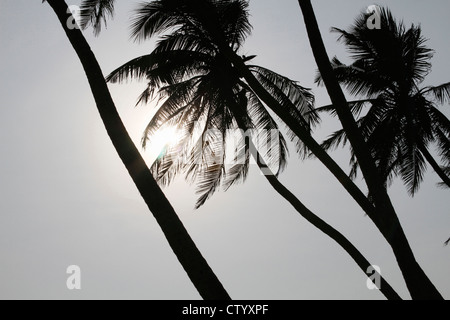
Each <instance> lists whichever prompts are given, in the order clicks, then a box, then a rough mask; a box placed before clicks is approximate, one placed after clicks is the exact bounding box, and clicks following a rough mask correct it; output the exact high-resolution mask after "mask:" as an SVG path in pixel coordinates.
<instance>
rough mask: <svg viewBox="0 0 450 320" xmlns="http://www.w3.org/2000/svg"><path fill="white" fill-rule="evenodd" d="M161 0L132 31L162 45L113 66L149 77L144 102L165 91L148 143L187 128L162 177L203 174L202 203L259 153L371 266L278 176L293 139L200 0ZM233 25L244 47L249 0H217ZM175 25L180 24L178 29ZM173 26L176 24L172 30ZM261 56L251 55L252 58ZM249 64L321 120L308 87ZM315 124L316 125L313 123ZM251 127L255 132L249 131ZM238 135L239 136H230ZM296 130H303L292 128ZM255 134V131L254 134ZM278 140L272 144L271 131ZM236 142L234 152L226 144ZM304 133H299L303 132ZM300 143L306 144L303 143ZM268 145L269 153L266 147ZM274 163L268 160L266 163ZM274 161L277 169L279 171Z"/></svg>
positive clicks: (228, 27)
mask: <svg viewBox="0 0 450 320" xmlns="http://www.w3.org/2000/svg"><path fill="white" fill-rule="evenodd" d="M174 3H175V2H174V1H153V2H150V3H148V4H142V5H141V7H140V8H139V9H138V10H137V14H136V19H135V20H134V23H133V29H132V33H133V35H134V36H135V37H138V38H146V37H147V32H152V33H154V34H158V33H163V34H164V36H162V38H160V41H159V42H158V43H157V46H156V48H155V49H154V51H153V52H152V53H151V54H149V55H146V56H142V57H138V58H136V59H133V60H131V61H129V62H128V63H126V64H124V65H123V66H121V67H119V68H118V69H116V70H115V71H113V72H112V73H111V74H110V75H109V76H108V77H107V80H108V81H111V82H123V81H125V80H127V79H128V78H135V79H139V80H146V81H147V82H148V87H147V89H146V90H145V91H144V92H143V93H142V94H141V96H140V97H139V100H138V103H141V102H143V103H147V102H148V101H149V100H152V99H153V98H154V96H159V97H160V100H159V101H163V99H164V101H163V102H162V103H161V106H160V107H159V109H158V111H157V112H156V114H155V116H154V117H153V119H152V120H151V121H150V123H149V125H148V126H147V129H146V131H145V134H144V138H143V145H144V147H145V146H146V144H147V140H148V139H150V140H151V137H152V134H154V133H155V132H156V131H157V130H158V129H160V128H161V127H163V126H166V125H172V126H177V127H178V128H179V133H180V139H179V141H178V142H177V143H175V144H174V145H173V146H171V147H167V148H166V149H165V150H164V152H163V153H162V154H161V155H160V157H158V159H157V160H156V161H155V164H154V165H153V166H152V171H153V173H154V176H155V178H156V179H157V181H159V182H160V183H162V184H168V183H170V182H171V181H172V180H173V178H174V177H175V175H176V174H178V173H180V172H185V174H186V177H187V179H191V180H196V181H197V186H198V191H199V193H200V194H201V196H200V199H199V201H198V202H197V207H199V206H201V205H202V204H204V202H205V201H206V200H207V199H208V198H209V197H210V196H211V195H212V193H213V192H215V190H216V189H217V188H218V187H219V186H220V185H223V187H224V189H225V190H226V189H228V188H229V187H230V186H231V185H233V184H235V183H236V182H237V181H242V180H244V179H245V177H246V176H247V171H248V167H249V163H250V155H251V154H252V155H253V156H254V157H255V159H256V160H257V163H258V165H259V166H260V168H261V169H262V170H263V171H264V172H265V173H266V178H267V179H268V181H269V182H270V183H271V185H272V186H273V187H274V188H275V189H276V190H277V191H278V192H279V193H280V194H281V195H282V196H283V197H284V198H285V199H286V200H287V201H289V202H290V203H291V204H292V205H293V206H294V208H296V210H297V211H298V212H299V213H300V214H301V215H302V216H304V217H305V218H306V219H307V220H308V221H310V222H311V223H312V224H314V225H315V226H316V227H318V228H319V229H320V230H322V231H323V232H325V233H326V234H327V235H329V236H330V237H331V238H333V239H334V240H335V241H337V242H338V243H339V244H340V245H341V246H342V247H343V248H344V249H345V250H346V251H347V252H348V253H349V254H350V255H351V256H352V258H353V259H354V260H355V261H356V262H357V263H358V265H359V266H360V267H361V268H362V270H363V272H366V271H367V268H368V267H369V266H370V264H369V262H368V261H367V260H366V259H365V258H364V257H363V256H362V255H361V253H360V252H359V251H358V250H357V249H356V248H355V247H354V246H353V245H352V244H351V243H350V242H349V241H348V240H347V239H346V238H345V237H344V236H343V235H342V234H340V233H339V232H338V231H336V230H335V229H334V228H332V227H331V226H329V225H328V224H326V223H325V222H324V221H323V220H321V219H320V218H318V217H317V216H316V215H314V214H313V213H312V212H311V211H310V210H309V209H307V208H306V207H305V206H304V205H303V204H302V203H301V202H300V201H299V200H298V199H297V198H296V197H295V196H294V195H293V194H292V193H291V192H290V191H289V190H287V189H286V188H285V187H284V186H283V185H282V184H281V183H280V182H279V181H278V179H277V178H276V176H277V175H278V173H279V172H280V171H281V170H282V169H283V168H284V166H285V163H286V154H287V147H286V143H285V140H284V138H283V136H282V134H281V133H280V131H279V130H278V126H277V124H276V122H275V120H274V119H273V118H272V116H271V115H270V114H269V112H268V111H267V110H266V107H265V106H264V104H263V103H262V102H261V101H260V99H259V98H258V96H256V94H255V93H254V92H253V91H252V90H251V88H250V87H249V86H248V85H247V83H245V82H244V81H243V80H242V79H241V77H240V74H239V72H238V71H237V70H236V69H235V68H234V67H233V65H232V64H231V63H230V62H229V61H228V60H227V59H226V58H225V57H224V56H223V55H222V54H221V51H220V49H219V48H218V47H217V46H216V45H215V43H214V39H211V35H210V34H209V32H208V30H205V29H204V26H203V25H202V23H203V22H202V21H201V19H200V18H199V15H203V14H206V13H205V12H204V10H205V8H204V7H203V8H201V12H198V11H197V10H198V8H196V7H195V6H192V2H186V3H185V2H183V1H177V3H178V4H179V5H176V6H175V4H174ZM209 3H210V4H212V5H214V7H215V8H214V9H215V10H216V11H217V13H218V16H219V17H220V20H218V21H217V26H218V28H220V30H225V32H224V39H225V41H226V42H227V43H228V45H229V46H230V47H232V48H233V49H234V50H235V51H238V50H239V49H240V48H241V46H242V43H243V41H244V39H245V36H246V34H247V33H249V32H250V25H249V22H248V18H247V14H248V13H247V1H210V2H209ZM172 28H173V29H172ZM167 29H169V30H170V31H171V32H169V33H164V32H165V31H167ZM252 58H253V57H248V58H247V57H245V58H244V59H243V60H244V61H245V62H248V61H250V60H251V59H252ZM248 68H249V70H250V71H251V72H252V74H253V75H254V76H255V77H256V78H257V79H258V80H259V81H260V83H261V84H262V85H263V86H264V88H265V90H267V91H268V92H270V93H271V95H272V96H273V97H274V98H275V99H276V100H277V101H278V103H279V104H282V105H287V102H289V103H291V104H293V105H295V109H294V110H291V114H292V115H293V116H295V117H297V118H298V122H299V124H300V123H302V122H301V121H304V123H306V124H307V125H308V127H309V125H310V124H314V123H315V122H316V121H317V116H316V115H315V113H314V111H313V106H312V102H313V96H312V95H311V94H310V92H309V91H308V90H306V89H305V88H303V87H301V86H300V85H298V84H297V83H295V82H294V81H291V80H289V79H288V78H286V77H283V76H281V75H279V74H277V73H275V72H273V71H270V70H267V69H265V68H262V67H259V66H255V65H249V66H248ZM308 130H309V128H308ZM244 132H246V133H249V132H250V133H253V134H250V136H249V137H246V135H245V134H243V133H244ZM230 135H231V136H230ZM292 137H294V138H296V139H297V137H296V136H295V134H294V135H292ZM246 138H248V139H246ZM268 138H269V141H270V142H271V145H267V143H266V142H267V141H268V140H267V139H268ZM230 140H232V142H234V144H233V147H234V148H233V149H232V150H231V156H230V154H229V153H228V152H226V150H227V147H226V144H227V142H229V141H230ZM297 141H298V140H297ZM298 147H299V149H302V147H303V145H301V144H298ZM261 153H262V154H261ZM266 163H267V164H268V167H267V166H266ZM271 167H274V168H275V170H276V174H272V173H271V171H272V170H271V169H270V168H271ZM382 281H383V285H382V288H381V290H382V292H383V293H384V294H385V295H386V297H388V298H390V299H399V296H398V295H397V294H396V293H395V291H394V290H393V289H392V288H391V287H390V285H389V284H388V283H387V282H385V280H384V279H383V280H382Z"/></svg>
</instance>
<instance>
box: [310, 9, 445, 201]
mask: <svg viewBox="0 0 450 320" xmlns="http://www.w3.org/2000/svg"><path fill="white" fill-rule="evenodd" d="M380 16H381V29H378V30H377V29H372V30H371V29H369V28H368V27H367V18H368V15H367V14H362V15H361V16H360V17H359V18H358V19H357V20H356V22H355V24H354V25H353V26H352V27H351V28H350V30H349V31H345V30H341V29H337V28H333V31H334V32H337V33H338V34H339V35H340V36H339V40H340V41H342V42H343V43H344V44H345V45H346V47H347V48H348V51H349V52H350V54H351V59H352V60H353V62H352V63H351V64H350V65H345V64H343V63H342V62H341V61H339V60H338V58H334V59H333V60H332V65H333V68H334V71H335V73H336V76H337V78H338V80H339V81H340V83H342V84H343V85H344V86H345V87H346V88H347V89H348V90H349V92H350V94H352V95H354V96H357V97H360V98H362V100H358V101H353V102H351V103H349V105H350V107H351V108H352V111H353V113H354V114H355V115H356V116H357V117H358V125H359V127H360V129H361V132H362V134H363V136H364V137H365V140H366V141H367V143H368V145H369V147H370V150H371V153H372V156H373V157H374V159H375V160H376V164H377V167H378V169H379V171H380V174H381V175H382V177H383V179H384V181H385V182H386V184H388V183H389V182H390V181H392V178H393V177H395V176H397V175H398V176H400V177H401V178H402V179H403V181H404V183H405V185H406V186H407V188H408V191H409V193H410V194H411V195H413V194H414V193H415V192H416V191H417V190H418V188H419V185H420V182H421V181H422V179H423V174H424V172H425V169H426V162H425V161H428V162H429V163H430V164H431V165H432V166H433V168H434V169H435V171H436V172H438V173H439V174H440V176H441V178H442V179H443V180H444V182H445V181H448V175H445V173H443V172H442V170H441V168H440V167H439V165H438V164H437V163H436V162H435V160H434V159H433V157H431V154H430V152H429V149H430V147H431V146H432V144H435V145H436V146H437V149H438V152H439V155H440V156H441V159H442V162H443V164H444V165H448V164H449V163H450V141H449V136H450V122H449V120H448V119H447V118H446V117H445V115H444V114H442V113H441V112H440V111H439V110H438V109H437V106H438V104H444V103H448V102H450V83H445V84H443V85H440V86H435V87H431V86H428V87H422V88H421V87H420V85H421V84H422V83H423V81H424V79H425V77H426V76H427V74H428V73H429V72H430V70H431V63H430V59H431V58H432V56H433V50H431V49H429V48H428V47H426V45H425V42H426V39H425V38H424V37H423V36H422V31H421V27H420V26H416V25H412V26H411V27H410V28H409V29H407V28H406V27H405V26H404V24H403V22H397V21H396V19H395V18H394V17H393V16H392V14H391V12H390V11H389V10H388V9H385V8H380ZM317 82H318V83H321V82H322V81H321V77H320V75H319V76H318V78H317ZM364 106H370V108H369V109H368V111H367V112H366V113H365V114H364V115H363V116H362V111H363V107H364ZM318 110H322V111H324V110H325V111H331V112H332V113H334V110H333V107H332V106H327V107H323V108H319V109H318ZM346 142H347V137H346V133H345V132H344V130H340V131H338V132H336V133H334V134H333V135H332V136H331V137H330V138H329V139H328V140H326V141H325V142H324V147H326V148H330V147H335V146H337V145H339V144H341V143H344V144H345V143H346ZM351 163H352V171H351V175H352V176H353V177H354V176H356V172H357V168H358V162H357V160H356V157H355V155H354V153H353V152H352V158H351ZM446 178H447V180H446ZM447 184H448V183H447Z"/></svg>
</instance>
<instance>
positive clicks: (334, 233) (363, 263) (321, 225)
mask: <svg viewBox="0 0 450 320" xmlns="http://www.w3.org/2000/svg"><path fill="white" fill-rule="evenodd" d="M250 148H251V147H250ZM253 157H254V158H255V160H256V161H257V163H258V167H259V168H260V169H264V172H265V177H266V179H267V181H269V183H270V185H271V186H272V187H273V188H274V189H275V190H276V191H277V192H278V193H279V194H280V195H281V196H282V197H283V198H284V199H286V200H287V201H288V202H289V203H290V204H291V205H292V206H293V207H294V209H295V210H297V212H298V213H300V215H301V216H302V217H303V218H305V219H306V220H307V221H308V222H309V223H311V224H312V225H313V226H315V227H316V228H317V229H319V230H320V231H322V232H323V233H325V234H326V235H327V236H329V237H330V238H331V239H333V240H334V241H336V242H337V244H339V245H340V246H341V247H342V249H344V250H345V251H346V252H347V253H348V254H349V255H350V257H351V258H352V259H353V260H354V261H355V262H356V264H357V265H358V266H359V267H360V268H361V270H362V272H364V274H365V275H366V276H367V272H368V270H369V268H370V267H372V264H370V262H369V261H368V260H367V259H366V258H365V257H364V256H363V255H362V253H361V252H360V251H359V250H358V249H357V248H356V247H355V246H354V245H353V244H352V243H351V242H350V241H349V240H348V239H347V238H346V237H345V236H344V235H343V234H342V233H340V232H339V231H338V230H336V229H334V228H333V227H332V226H330V225H329V224H328V223H326V222H325V221H324V220H322V219H321V218H320V217H318V216H316V215H315V214H314V213H313V212H312V211H311V210H309V209H308V208H307V207H306V206H305V205H304V204H303V203H302V202H301V201H300V200H299V199H298V198H297V197H296V196H295V195H294V194H293V193H292V192H291V191H289V189H287V188H286V187H285V186H284V185H283V184H282V183H281V182H280V181H279V180H278V178H277V177H276V176H275V175H273V174H270V173H269V174H267V173H268V172H267V166H266V164H265V163H264V162H263V161H262V160H261V157H260V156H259V155H258V154H257V153H256V155H255V154H253ZM375 273H376V274H377V276H378V277H379V279H380V287H379V289H380V291H381V293H383V294H384V296H385V297H386V298H387V299H388V300H401V297H400V296H399V295H398V293H397V292H395V290H394V289H393V288H392V287H391V285H390V284H389V283H388V282H387V281H386V279H384V278H383V277H382V276H381V274H379V273H378V272H377V271H376V270H375Z"/></svg>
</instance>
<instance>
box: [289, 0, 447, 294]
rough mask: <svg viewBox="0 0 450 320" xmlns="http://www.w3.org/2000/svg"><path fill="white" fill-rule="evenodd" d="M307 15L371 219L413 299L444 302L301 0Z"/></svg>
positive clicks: (309, 9)
mask: <svg viewBox="0 0 450 320" xmlns="http://www.w3.org/2000/svg"><path fill="white" fill-rule="evenodd" d="M298 2H299V5H300V8H301V10H302V13H303V18H304V22H305V25H306V30H307V33H308V37H309V41H310V44H311V49H312V51H313V54H314V57H315V59H316V62H317V65H318V67H319V71H320V74H321V75H322V78H323V81H324V84H325V86H326V88H327V90H328V94H329V96H330V98H331V101H332V103H333V105H334V107H335V110H336V113H337V116H338V118H339V120H340V122H341V124H342V127H343V128H344V130H345V131H346V134H347V137H348V140H349V142H350V144H351V146H352V148H353V150H354V152H355V156H356V159H357V161H358V163H359V167H360V169H361V171H362V174H363V176H364V179H365V181H366V184H367V186H368V189H369V193H370V197H371V200H372V201H373V204H374V205H375V208H376V214H375V215H373V214H372V212H371V214H370V215H369V214H368V215H369V217H370V218H371V219H372V220H373V221H374V223H375V224H376V225H377V227H378V228H379V230H380V231H381V232H382V234H383V236H384V237H385V238H386V240H387V241H388V243H389V244H390V245H391V247H392V249H393V252H394V254H395V256H396V258H397V262H398V264H399V267H400V269H401V271H402V274H403V277H404V279H405V281H406V285H407V287H408V289H409V292H410V293H411V296H412V298H413V299H443V297H442V295H441V294H440V293H439V292H438V291H437V289H436V287H435V286H434V285H433V283H432V282H431V281H430V279H429V278H428V277H427V276H426V274H425V272H424V271H423V270H422V268H421V267H420V266H419V264H418V263H417V261H416V259H415V257H414V254H413V252H412V249H411V247H410V245H409V243H408V240H407V238H406V235H405V234H404V232H403V230H402V227H401V225H400V221H399V220H398V217H397V214H396V212H395V209H394V207H393V205H392V203H391V200H390V198H389V196H388V194H387V191H386V188H385V187H384V181H383V179H382V178H381V174H380V172H379V170H378V168H377V167H376V164H375V159H374V158H373V157H372V154H371V152H370V149H369V146H368V145H367V143H366V141H365V140H364V136H363V135H362V134H361V131H360V130H359V127H358V125H357V123H356V121H355V119H354V118H353V115H352V112H351V110H350V108H349V107H348V104H347V101H346V98H345V96H344V93H343V92H342V89H341V87H340V86H339V83H338V81H337V78H336V75H335V73H334V70H333V68H332V66H331V63H330V60H329V58H328V54H327V52H326V49H325V45H324V43H323V40H322V36H321V34H320V30H319V26H318V23H317V20H316V17H315V14H314V10H313V7H312V5H311V1H310V0H299V1H298Z"/></svg>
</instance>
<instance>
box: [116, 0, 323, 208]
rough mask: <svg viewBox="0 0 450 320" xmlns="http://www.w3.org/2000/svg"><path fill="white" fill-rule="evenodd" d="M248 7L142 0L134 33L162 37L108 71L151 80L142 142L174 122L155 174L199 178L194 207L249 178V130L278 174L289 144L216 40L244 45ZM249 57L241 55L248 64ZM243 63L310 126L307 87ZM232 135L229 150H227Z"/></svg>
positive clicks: (120, 77) (205, 0)
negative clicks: (154, 103)
mask: <svg viewBox="0 0 450 320" xmlns="http://www.w3.org/2000/svg"><path fill="white" fill-rule="evenodd" d="M247 9H248V2H247V1H239V0H233V1H217V0H194V1H192V0H191V1H182V0H160V1H152V2H149V3H144V4H142V5H141V6H140V7H139V8H138V9H137V11H136V17H135V19H134V20H133V23H132V36H133V37H134V38H135V39H136V40H144V39H147V38H149V37H151V36H154V35H161V36H160V39H159V41H158V43H157V45H156V48H155V49H154V50H153V52H151V53H150V54H149V55H146V56H142V57H139V58H136V59H133V60H131V61H129V62H128V63H126V64H124V65H123V66H121V67H119V68H118V69H116V70H115V71H113V72H112V73H111V74H110V75H109V76H108V77H107V80H108V81H110V82H123V81H124V80H126V79H128V78H135V79H145V80H146V81H147V82H148V86H147V89H146V90H145V91H144V92H143V93H142V94H141V96H140V97H139V100H138V103H147V102H149V101H150V99H151V98H152V97H154V96H155V95H157V96H159V98H160V100H159V102H160V107H159V109H158V111H157V112H156V114H155V116H154V117H153V119H152V120H151V121H150V123H149V124H148V126H147V129H146V131H145V133H144V138H143V140H142V142H143V145H144V147H145V146H146V145H147V143H148V140H149V139H151V136H152V134H154V133H155V132H156V131H157V130H158V129H160V128H161V127H163V126H165V125H172V126H174V125H176V126H178V128H179V131H180V139H179V141H178V142H177V143H176V145H174V146H171V147H169V148H167V149H166V150H165V152H164V154H162V155H161V156H160V157H159V158H158V159H157V160H156V161H155V163H154V165H153V166H152V172H153V173H154V175H155V178H156V179H157V180H158V181H159V182H160V183H162V184H167V183H170V182H171V181H172V178H173V177H174V176H175V175H176V174H177V173H179V172H185V173H186V177H187V178H188V179H191V180H193V181H196V182H197V185H198V192H199V193H200V199H199V200H198V202H197V207H199V206H201V205H202V204H203V203H204V202H205V201H206V200H207V199H208V198H209V197H210V196H211V195H212V194H213V193H214V192H215V191H216V190H217V189H218V188H219V187H220V186H221V185H222V186H223V187H224V189H225V190H226V189H228V188H229V187H230V186H232V185H233V184H234V183H236V182H238V181H243V180H244V179H245V177H246V176H247V172H248V169H249V163H250V162H249V160H250V153H249V150H248V148H249V144H250V143H249V141H248V140H246V138H247V137H246V136H245V135H244V134H243V132H247V133H249V132H250V136H248V138H249V139H251V140H252V145H255V147H256V149H257V150H258V152H259V153H260V154H261V156H262V157H263V158H264V162H265V163H268V164H269V165H270V167H271V168H272V171H274V172H277V173H279V172H281V171H282V170H283V168H284V166H285V164H286V157H287V145H286V141H285V139H284V137H283V135H282V134H281V132H280V131H279V130H278V125H277V123H276V121H275V120H274V119H273V117H272V116H271V114H270V113H269V112H268V111H267V110H266V108H265V106H264V104H263V103H262V102H261V101H260V100H259V98H258V97H257V95H256V94H255V93H254V92H253V91H252V90H251V88H250V87H249V86H248V85H247V83H246V82H245V81H244V80H243V79H242V77H241V75H240V74H239V72H238V71H237V70H236V68H235V67H234V66H233V65H232V64H231V63H230V62H229V61H228V60H227V59H226V58H225V57H224V56H223V55H222V53H221V50H220V48H219V45H218V41H225V42H226V43H227V44H228V45H229V46H230V47H231V48H233V50H234V51H235V52H238V51H239V49H241V47H242V44H243V42H244V40H245V38H246V37H247V36H248V35H249V33H250V31H251V26H250V24H249V21H248V11H247ZM253 58H254V56H252V57H243V59H244V61H245V62H249V61H250V60H252V59H253ZM248 68H249V69H250V70H251V71H252V73H253V74H254V75H255V76H256V77H257V78H258V80H259V81H260V82H261V83H262V84H263V85H264V87H265V88H266V89H267V90H268V91H269V92H270V93H271V94H272V95H273V96H274V97H275V98H276V99H277V100H278V101H279V102H280V103H281V104H285V105H287V104H288V103H289V104H292V103H293V104H294V105H295V106H296V109H295V110H290V112H291V114H292V115H293V116H295V117H296V118H298V119H299V123H303V124H304V125H305V126H307V127H308V128H309V126H310V125H311V124H313V123H315V122H316V121H317V119H318V118H317V115H316V114H315V112H314V110H313V100H314V99H313V96H312V94H311V93H310V92H309V90H307V89H306V88H303V87H302V86H300V85H299V84H297V83H296V82H294V81H291V80H290V79H288V78H286V77H283V76H281V75H279V74H277V73H275V72H273V71H270V70H268V69H266V68H263V67H260V66H256V65H248ZM300 119H301V121H302V122H300ZM230 133H231V134H230ZM291 138H292V139H293V140H295V141H296V142H297V146H298V150H299V151H300V150H301V149H302V148H303V145H302V144H301V142H300V140H298V139H297V138H295V135H294V134H291ZM230 139H233V140H234V141H233V142H234V144H233V147H234V148H232V150H231V152H227V150H228V149H227V148H226V147H225V146H226V144H227V142H228V143H229V142H230ZM268 139H269V140H270V144H269V145H268V143H267V141H268Z"/></svg>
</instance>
